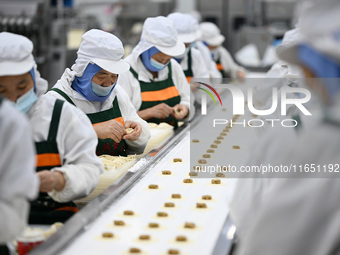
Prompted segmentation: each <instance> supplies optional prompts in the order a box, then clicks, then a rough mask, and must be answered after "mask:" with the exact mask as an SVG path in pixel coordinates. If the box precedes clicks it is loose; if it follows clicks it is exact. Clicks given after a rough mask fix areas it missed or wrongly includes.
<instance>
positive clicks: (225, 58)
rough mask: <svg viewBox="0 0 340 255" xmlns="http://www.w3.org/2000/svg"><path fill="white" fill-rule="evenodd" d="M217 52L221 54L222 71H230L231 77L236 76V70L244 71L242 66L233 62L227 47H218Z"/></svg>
mask: <svg viewBox="0 0 340 255" xmlns="http://www.w3.org/2000/svg"><path fill="white" fill-rule="evenodd" d="M219 52H220V54H221V64H222V66H223V69H224V71H225V72H227V73H230V75H231V77H232V78H237V72H238V71H244V68H242V67H240V66H239V65H237V64H236V63H235V61H234V60H233V58H232V56H231V55H230V53H229V52H228V51H227V49H225V48H223V47H219Z"/></svg>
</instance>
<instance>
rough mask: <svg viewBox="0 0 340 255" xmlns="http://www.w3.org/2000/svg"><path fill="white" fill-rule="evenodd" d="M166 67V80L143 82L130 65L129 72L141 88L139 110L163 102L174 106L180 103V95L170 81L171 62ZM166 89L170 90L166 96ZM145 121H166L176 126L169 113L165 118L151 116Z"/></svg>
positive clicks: (174, 119) (175, 121) (175, 120)
mask: <svg viewBox="0 0 340 255" xmlns="http://www.w3.org/2000/svg"><path fill="white" fill-rule="evenodd" d="M168 68H169V74H168V78H167V79H166V80H164V81H153V82H144V81H140V80H138V74H137V73H136V71H135V70H133V69H132V67H130V72H131V73H132V74H133V76H134V77H135V78H136V79H137V80H138V82H139V85H140V89H141V96H142V105H141V107H140V108H139V110H144V109H147V108H151V107H153V106H155V105H158V104H160V103H165V104H167V105H169V106H170V107H174V106H175V105H177V104H179V103H180V101H181V96H180V95H179V93H178V91H177V88H176V87H175V85H174V82H173V81H172V70H171V63H169V64H168ZM168 91H170V93H169V94H168V95H169V96H166V93H167V92H168ZM150 92H151V94H150ZM149 95H152V96H151V97H152V98H150V96H149ZM147 121H148V122H153V123H157V124H159V123H161V122H166V123H169V124H170V125H172V126H174V127H175V128H177V127H178V121H177V119H176V118H174V117H173V116H171V115H170V116H169V117H167V118H165V119H158V118H151V119H148V120H147Z"/></svg>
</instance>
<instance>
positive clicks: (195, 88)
mask: <svg viewBox="0 0 340 255" xmlns="http://www.w3.org/2000/svg"><path fill="white" fill-rule="evenodd" d="M200 86H201V84H199V83H197V82H194V83H193V82H192V83H190V89H191V91H192V92H196V91H197V90H198V88H199V87H200Z"/></svg>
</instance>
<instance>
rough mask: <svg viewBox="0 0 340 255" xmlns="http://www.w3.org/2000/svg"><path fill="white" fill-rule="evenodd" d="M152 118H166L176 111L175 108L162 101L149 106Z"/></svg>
mask: <svg viewBox="0 0 340 255" xmlns="http://www.w3.org/2000/svg"><path fill="white" fill-rule="evenodd" d="M149 109H150V111H151V115H152V118H158V119H164V118H167V117H169V116H170V115H171V114H173V113H174V109H173V108H172V107H170V106H169V105H167V104H165V103H160V104H158V105H155V106H154V107H151V108H149Z"/></svg>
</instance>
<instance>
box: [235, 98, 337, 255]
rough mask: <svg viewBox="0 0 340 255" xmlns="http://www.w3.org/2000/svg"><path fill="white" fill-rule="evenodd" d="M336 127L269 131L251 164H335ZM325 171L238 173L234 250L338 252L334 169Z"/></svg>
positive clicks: (282, 253)
mask: <svg viewBox="0 0 340 255" xmlns="http://www.w3.org/2000/svg"><path fill="white" fill-rule="evenodd" d="M339 107H340V103H338V104H337V105H335V106H334V108H333V109H337V112H338V109H339ZM335 117H336V118H337V120H338V121H339V120H340V118H339V116H335ZM339 132H340V127H339V126H336V125H332V124H328V123H325V122H322V123H320V124H319V125H318V126H315V127H311V128H308V129H306V130H305V132H304V133H301V134H300V135H299V136H294V135H288V136H278V135H277V134H273V135H272V136H271V139H268V140H267V145H268V144H269V141H272V145H271V146H267V147H266V145H265V144H263V145H262V146H259V148H258V151H260V152H261V154H262V156H261V155H259V153H256V155H254V156H253V157H252V158H253V160H251V161H250V164H254V163H256V162H257V163H260V162H261V163H265V162H270V163H272V164H280V163H284V164H286V165H288V164H293V165H297V166H299V165H304V164H311V163H315V164H320V165H328V164H334V163H337V164H339V158H340V153H339V152H340V136H339ZM274 139H275V141H274ZM328 176H329V177H331V178H296V177H295V178H294V177H293V178H290V179H288V178H281V179H279V178H277V179H243V180H242V179H241V180H240V181H239V183H238V185H237V188H236V190H235V193H234V194H235V196H234V199H233V201H232V203H231V217H232V219H233V221H234V223H235V225H236V227H237V228H238V233H239V237H240V242H239V247H238V252H237V254H242V255H246V254H261V255H266V254H268V255H269V254H276V255H286V254H309V255H317V254H339V253H340V247H339V239H340V228H339V224H340V204H339V202H338V194H339V192H340V180H339V179H338V177H339V173H333V174H330V175H328ZM287 177H292V174H287Z"/></svg>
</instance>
